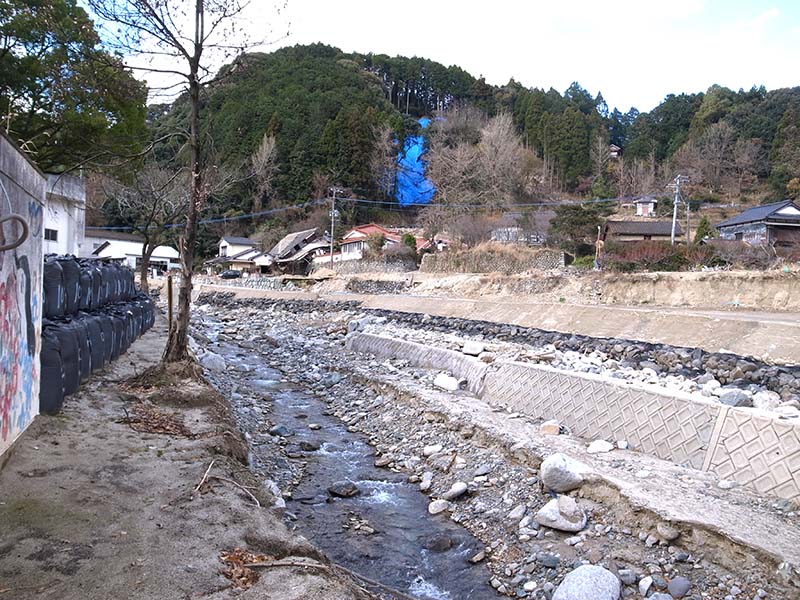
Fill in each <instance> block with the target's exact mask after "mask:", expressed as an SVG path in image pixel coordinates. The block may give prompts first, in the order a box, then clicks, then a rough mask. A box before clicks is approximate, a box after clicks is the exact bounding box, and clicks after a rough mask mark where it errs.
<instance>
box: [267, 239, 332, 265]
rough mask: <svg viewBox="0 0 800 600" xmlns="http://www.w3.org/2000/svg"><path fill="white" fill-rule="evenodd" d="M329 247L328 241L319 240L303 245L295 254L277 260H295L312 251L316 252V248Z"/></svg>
mask: <svg viewBox="0 0 800 600" xmlns="http://www.w3.org/2000/svg"><path fill="white" fill-rule="evenodd" d="M327 247H328V242H326V241H325V240H319V241H317V242H311V243H310V244H307V245H305V246H303V247H302V248H300V250H298V251H297V252H295V253H294V254H291V255H289V256H286V257H285V258H279V259H277V260H276V261H275V262H278V263H290V262H294V261H296V260H300V259H301V258H305V257H306V256H308V255H309V254H310V253H312V252H314V251H316V250H319V249H321V248H327Z"/></svg>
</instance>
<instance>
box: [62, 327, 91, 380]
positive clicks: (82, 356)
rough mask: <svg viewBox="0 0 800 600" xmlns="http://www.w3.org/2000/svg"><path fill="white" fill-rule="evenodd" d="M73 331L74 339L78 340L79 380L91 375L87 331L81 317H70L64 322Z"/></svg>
mask: <svg viewBox="0 0 800 600" xmlns="http://www.w3.org/2000/svg"><path fill="white" fill-rule="evenodd" d="M64 327H68V328H70V329H72V330H73V331H74V332H75V339H76V340H77V342H78V371H79V373H80V378H81V382H84V381H86V380H88V379H89V377H90V376H91V375H92V351H91V348H90V347H89V332H88V330H87V328H86V323H85V322H84V321H83V320H82V319H76V318H72V319H70V320H69V321H68V322H66V323H65V324H64Z"/></svg>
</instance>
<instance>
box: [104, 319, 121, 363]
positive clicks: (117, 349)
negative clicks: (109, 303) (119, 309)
mask: <svg viewBox="0 0 800 600" xmlns="http://www.w3.org/2000/svg"><path fill="white" fill-rule="evenodd" d="M108 316H109V317H110V318H111V322H112V324H113V326H114V338H113V344H112V349H111V359H112V360H116V359H117V358H119V355H120V354H122V353H123V352H124V351H125V350H123V346H125V319H124V318H122V317H121V316H120V315H118V314H116V313H110V314H109V315H108Z"/></svg>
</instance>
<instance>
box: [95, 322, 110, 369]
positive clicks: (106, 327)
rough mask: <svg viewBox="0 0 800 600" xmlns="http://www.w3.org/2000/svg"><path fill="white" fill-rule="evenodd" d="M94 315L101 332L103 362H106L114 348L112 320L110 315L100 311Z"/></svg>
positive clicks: (108, 360) (108, 361)
mask: <svg viewBox="0 0 800 600" xmlns="http://www.w3.org/2000/svg"><path fill="white" fill-rule="evenodd" d="M96 317H97V321H98V323H99V324H100V329H101V331H102V332H103V364H108V363H110V362H111V355H112V352H113V349H114V322H113V321H112V320H111V317H109V316H108V315H104V314H102V313H97V314H96Z"/></svg>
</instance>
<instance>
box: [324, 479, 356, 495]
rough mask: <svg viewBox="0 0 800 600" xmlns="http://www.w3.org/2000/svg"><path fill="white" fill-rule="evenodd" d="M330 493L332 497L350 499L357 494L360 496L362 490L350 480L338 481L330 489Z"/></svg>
mask: <svg viewBox="0 0 800 600" xmlns="http://www.w3.org/2000/svg"><path fill="white" fill-rule="evenodd" d="M328 493H329V494H330V495H331V496H338V497H339V498H350V497H352V496H355V495H356V494H360V493H361V490H359V489H358V486H357V485H356V484H355V483H353V482H352V481H350V480H348V479H344V480H342V481H337V482H336V483H334V484H333V485H331V486H330V487H329V488H328Z"/></svg>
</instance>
